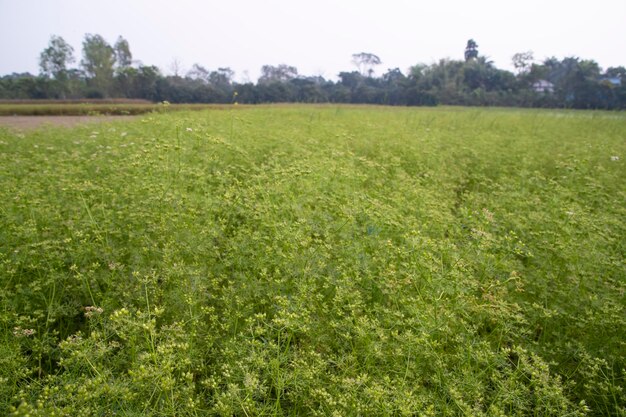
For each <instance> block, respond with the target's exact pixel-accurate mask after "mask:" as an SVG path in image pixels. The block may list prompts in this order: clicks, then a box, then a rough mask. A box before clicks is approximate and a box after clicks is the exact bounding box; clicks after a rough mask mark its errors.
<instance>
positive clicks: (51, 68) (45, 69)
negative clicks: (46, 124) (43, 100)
mask: <svg viewBox="0 0 626 417" xmlns="http://www.w3.org/2000/svg"><path fill="white" fill-rule="evenodd" d="M72 62H74V48H72V46H71V45H69V44H68V43H67V42H65V40H64V39H63V38H62V37H60V36H56V35H52V37H50V42H49V43H48V47H47V48H46V49H44V50H43V51H42V52H41V55H39V67H40V68H41V73H42V74H43V75H45V76H47V77H54V79H55V80H56V81H57V82H58V84H59V87H60V96H61V97H62V98H63V97H65V93H66V91H67V80H68V77H67V71H68V68H67V67H68V64H70V63H72Z"/></svg>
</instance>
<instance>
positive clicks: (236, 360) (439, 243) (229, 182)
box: [0, 106, 626, 416]
mask: <svg viewBox="0 0 626 417" xmlns="http://www.w3.org/2000/svg"><path fill="white" fill-rule="evenodd" d="M625 160H626V114H624V113H603V112H565V111H536V110H528V111H525V110H509V109H499V110H496V109H464V108H429V109H424V108H383V107H380V108H378V107H357V108H351V107H335V106H320V107H307V106H291V107H289V106H279V107H276V106H269V107H250V108H245V109H240V110H237V111H202V112H177V113H167V114H148V115H144V116H142V118H138V119H136V120H135V121H133V122H126V123H116V124H105V125H91V126H88V127H83V128H77V129H72V130H70V129H61V128H59V129H56V130H55V129H47V130H38V131H34V132H32V133H27V134H24V133H11V132H10V131H8V130H0V201H2V204H1V205H0V284H1V285H0V414H3V415H4V414H11V413H12V414H13V415H20V416H25V415H30V416H53V415H57V416H59V415H63V416H79V415H84V416H87V415H96V416H108V415H128V416H139V415H153V416H206V415H211V416H212V415H220V416H233V415H235V416H296V415H307V416H308V415H311V416H395V415H404V416H422V415H424V416H435V415H436V416H453V415H478V416H480V415H489V416H505V415H506V416H509V415H519V416H576V415H622V416H623V415H626V394H625V392H624V388H625V385H626V384H625V377H626V371H625V368H626V359H625V353H626V339H625V337H624V336H625V335H626V312H625V298H624V297H625V295H624V290H625V288H626V263H625V257H624V254H625V253H626V204H625V202H626V168H625V165H624V161H625Z"/></svg>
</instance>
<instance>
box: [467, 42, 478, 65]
mask: <svg viewBox="0 0 626 417" xmlns="http://www.w3.org/2000/svg"><path fill="white" fill-rule="evenodd" d="M476 58H478V44H477V43H476V42H475V41H474V39H470V40H468V41H467V45H466V46H465V60H466V61H470V60H472V59H476Z"/></svg>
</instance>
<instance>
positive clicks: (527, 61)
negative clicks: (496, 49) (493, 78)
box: [511, 51, 534, 74]
mask: <svg viewBox="0 0 626 417" xmlns="http://www.w3.org/2000/svg"><path fill="white" fill-rule="evenodd" d="M533 59H534V57H533V52H532V51H526V52H518V53H516V54H515V55H513V57H512V58H511V61H512V62H513V67H515V69H516V70H517V73H518V74H526V73H527V72H528V71H529V70H530V66H531V65H532V62H533Z"/></svg>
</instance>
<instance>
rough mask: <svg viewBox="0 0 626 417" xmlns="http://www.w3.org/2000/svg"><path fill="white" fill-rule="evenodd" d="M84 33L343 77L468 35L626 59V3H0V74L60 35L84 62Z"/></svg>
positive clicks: (500, 58)
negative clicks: (358, 57)
mask: <svg viewBox="0 0 626 417" xmlns="http://www.w3.org/2000/svg"><path fill="white" fill-rule="evenodd" d="M85 33H92V34H100V35H102V36H103V37H104V38H105V39H106V40H107V41H109V42H110V43H111V44H113V43H114V42H115V40H116V39H117V37H118V36H119V35H122V36H123V37H124V38H126V39H127V40H128V42H129V44H130V48H131V52H132V54H133V58H134V59H137V60H140V61H141V62H142V63H144V64H149V65H156V66H158V67H159V68H161V69H162V70H163V71H164V72H165V73H171V72H172V62H173V61H174V60H177V61H178V62H179V63H180V67H181V69H182V71H183V72H185V71H187V70H189V69H190V68H191V66H192V65H193V64H194V63H199V64H201V65H202V66H204V67H206V68H208V69H210V70H214V69H217V68H218V67H225V66H230V67H231V68H232V69H233V70H235V72H236V79H238V80H240V81H241V80H246V79H250V80H251V81H256V78H257V77H258V75H259V72H260V67H261V66H262V65H264V64H270V65H278V64H281V63H285V64H289V65H293V66H295V67H297V68H298V71H299V73H300V74H304V75H323V76H324V77H326V78H333V79H334V78H335V77H336V75H337V73H339V72H340V71H351V70H354V69H355V68H354V67H353V65H352V64H351V55H352V54H354V53H358V52H370V53H374V54H376V55H378V56H379V57H380V58H381V60H382V61H383V64H382V65H381V66H380V67H379V68H378V70H377V73H378V74H380V73H382V72H384V71H386V70H387V69H388V68H395V67H398V68H400V69H401V70H402V71H403V72H405V73H406V71H407V69H408V68H409V67H410V66H412V65H414V64H416V63H426V64H430V63H432V62H434V61H436V60H438V59H440V58H445V57H448V58H453V59H462V57H463V51H464V48H465V44H466V42H467V40H468V39H470V38H473V39H475V40H476V42H477V43H478V45H479V48H478V50H479V53H480V54H481V55H486V56H488V57H489V58H491V60H493V61H494V62H495V64H496V65H497V66H498V67H500V68H505V69H512V67H511V63H510V61H511V56H512V55H513V54H514V53H516V52H522V51H528V50H531V51H533V52H534V55H535V58H536V59H537V60H542V59H544V58H546V57H548V56H556V57H558V58H563V57H565V56H578V57H581V58H586V59H594V60H595V61H597V62H598V63H599V64H600V65H601V66H602V67H603V68H607V67H610V66H617V65H624V66H626V0H596V1H593V2H590V1H584V2H583V1H578V0H568V1H565V0H554V1H551V0H542V1H539V0H524V1H519V0H518V1H506V0H473V1H463V0H459V1H451V0H431V1H418V0H412V1H411V0H378V1H370V0H345V1H342V0H314V1H311V0H307V1H299V0H221V1H213V0H206V1H200V0H106V1H99V0H0V75H4V74H9V73H12V72H26V71H28V72H31V73H37V72H38V57H39V54H40V52H41V51H42V50H43V49H44V48H45V47H46V46H47V45H48V41H49V39H50V36H51V35H59V36H62V37H63V38H64V39H65V40H66V41H67V42H68V43H70V44H71V45H72V46H73V47H74V49H75V55H76V56H77V57H78V58H80V55H81V48H82V46H81V43H82V40H83V38H84V35H85ZM77 61H78V60H77Z"/></svg>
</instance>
